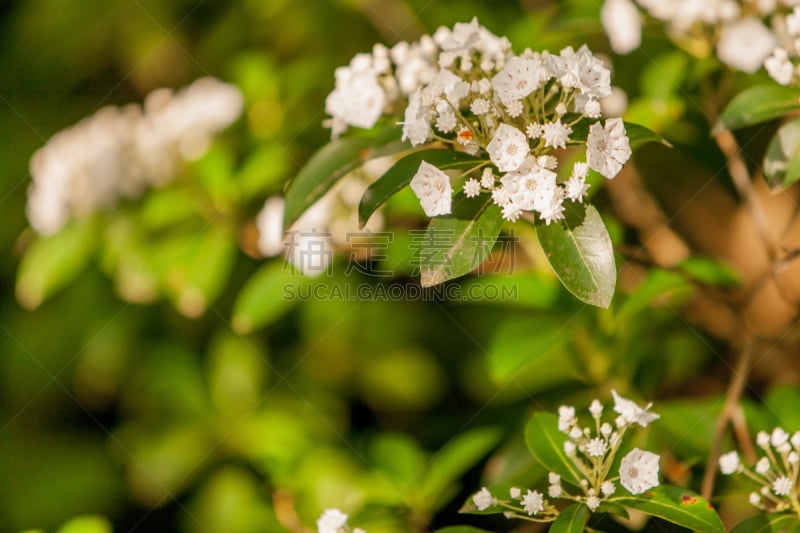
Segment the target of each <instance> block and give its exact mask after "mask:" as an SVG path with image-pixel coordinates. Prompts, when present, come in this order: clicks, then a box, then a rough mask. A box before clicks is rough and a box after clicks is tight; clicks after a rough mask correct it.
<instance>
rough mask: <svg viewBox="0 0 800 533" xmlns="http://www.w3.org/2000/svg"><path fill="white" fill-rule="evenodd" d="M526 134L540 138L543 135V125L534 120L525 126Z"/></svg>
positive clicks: (533, 137) (532, 137)
mask: <svg viewBox="0 0 800 533" xmlns="http://www.w3.org/2000/svg"><path fill="white" fill-rule="evenodd" d="M525 134H526V135H527V136H528V137H530V138H531V139H538V138H539V137H541V136H542V126H541V125H539V124H536V123H535V122H532V123H531V124H528V126H527V127H526V128H525Z"/></svg>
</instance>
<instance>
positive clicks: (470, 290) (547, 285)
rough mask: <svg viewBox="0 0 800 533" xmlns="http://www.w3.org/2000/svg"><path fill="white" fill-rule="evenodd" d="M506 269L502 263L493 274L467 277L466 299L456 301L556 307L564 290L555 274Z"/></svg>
mask: <svg viewBox="0 0 800 533" xmlns="http://www.w3.org/2000/svg"><path fill="white" fill-rule="evenodd" d="M511 268H513V267H511ZM502 270H503V267H502V266H500V265H498V266H497V267H496V269H495V270H494V271H492V272H491V274H492V275H484V276H481V277H473V278H466V279H464V280H463V281H462V282H461V283H460V286H461V294H462V295H463V299H461V300H459V301H457V302H454V303H456V304H468V305H474V304H481V305H496V306H504V307H506V308H508V307H521V308H528V309H548V310H549V309H553V306H554V305H555V302H556V300H557V299H558V296H559V294H561V287H560V286H559V283H558V281H557V280H556V279H555V278H554V277H552V276H550V275H541V274H539V273H525V274H513V275H509V274H511V272H510V271H509V272H502Z"/></svg>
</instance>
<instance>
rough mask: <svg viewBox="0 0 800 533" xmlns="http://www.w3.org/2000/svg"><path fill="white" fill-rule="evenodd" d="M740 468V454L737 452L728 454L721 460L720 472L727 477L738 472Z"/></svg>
mask: <svg viewBox="0 0 800 533" xmlns="http://www.w3.org/2000/svg"><path fill="white" fill-rule="evenodd" d="M740 466H741V463H740V462H739V454H738V453H736V452H728V453H726V454H724V455H722V456H721V457H720V458H719V471H720V472H722V473H723V474H724V475H726V476H729V475H731V474H733V473H735V472H738V471H739V467H740Z"/></svg>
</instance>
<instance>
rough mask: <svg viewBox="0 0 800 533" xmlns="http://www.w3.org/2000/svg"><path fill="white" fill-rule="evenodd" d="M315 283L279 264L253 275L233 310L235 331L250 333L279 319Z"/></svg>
mask: <svg viewBox="0 0 800 533" xmlns="http://www.w3.org/2000/svg"><path fill="white" fill-rule="evenodd" d="M311 283H312V280H311V279H309V278H307V277H305V276H303V275H302V274H300V273H299V272H297V271H296V270H294V269H292V268H291V267H290V265H285V264H284V263H283V262H282V261H280V260H275V261H271V262H269V263H267V264H266V265H264V266H263V267H261V269H259V270H258V271H257V272H256V273H255V274H253V275H252V276H251V277H250V279H249V280H247V283H246V284H245V286H244V287H243V288H242V290H241V292H240V293H239V296H238V297H237V298H236V303H235V304H234V306H233V319H232V323H233V329H235V330H236V331H237V332H238V333H250V332H251V331H254V330H256V329H258V328H261V327H264V326H267V325H269V324H270V323H272V322H273V321H275V320H277V319H278V318H280V317H281V316H282V315H283V314H284V313H285V312H286V311H288V310H289V309H290V308H291V307H292V306H294V304H295V302H296V299H295V298H294V297H292V296H293V295H294V296H296V295H297V291H298V290H299V289H301V288H302V287H305V286H308V285H309V284H311Z"/></svg>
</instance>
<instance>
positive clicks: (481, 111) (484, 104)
mask: <svg viewBox="0 0 800 533" xmlns="http://www.w3.org/2000/svg"><path fill="white" fill-rule="evenodd" d="M470 109H471V110H472V112H473V113H474V114H475V115H478V116H480V115H485V114H486V113H488V112H489V100H487V99H486V98H476V99H475V100H473V101H472V104H471V105H470Z"/></svg>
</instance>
